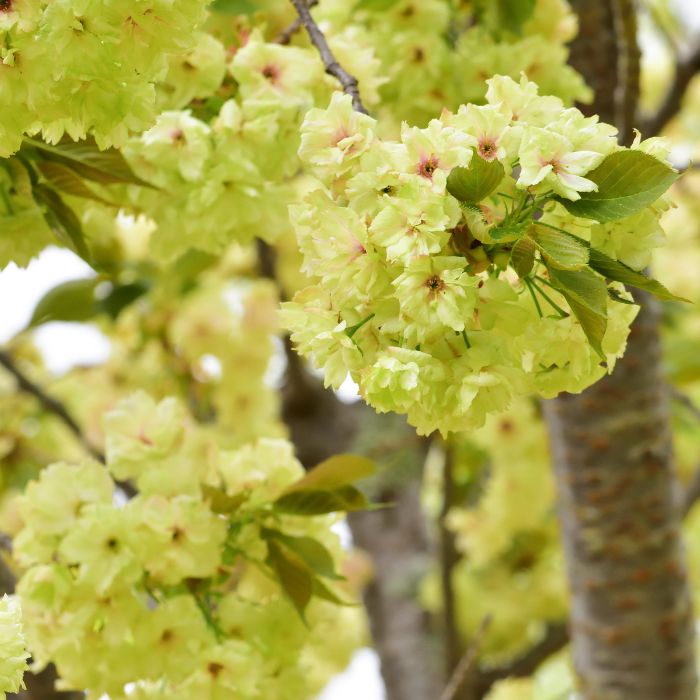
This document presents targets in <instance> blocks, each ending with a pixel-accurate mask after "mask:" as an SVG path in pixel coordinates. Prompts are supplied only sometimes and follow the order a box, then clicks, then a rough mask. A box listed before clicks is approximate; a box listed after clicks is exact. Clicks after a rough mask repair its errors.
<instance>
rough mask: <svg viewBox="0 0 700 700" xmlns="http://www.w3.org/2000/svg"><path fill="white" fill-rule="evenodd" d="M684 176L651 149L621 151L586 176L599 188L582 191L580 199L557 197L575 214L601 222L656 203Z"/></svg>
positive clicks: (616, 219)
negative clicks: (659, 158) (648, 150)
mask: <svg viewBox="0 0 700 700" xmlns="http://www.w3.org/2000/svg"><path fill="white" fill-rule="evenodd" d="M680 176H681V175H680V173H678V172H677V171H675V170H673V169H672V168H670V167H669V166H668V165H666V164H665V163H662V162H661V161H660V160H658V159H656V158H654V156H650V155H649V154H648V153H643V152H642V151H617V152H615V153H612V154H610V155H609V156H607V157H606V158H605V160H604V161H603V162H602V163H601V164H600V165H599V166H598V167H597V168H595V170H592V171H591V172H590V173H588V174H587V175H586V176H585V177H586V179H587V180H591V181H592V182H595V184H596V185H598V191H597V192H581V199H579V200H578V201H576V202H572V201H571V200H569V199H565V198H564V197H555V199H556V201H558V202H560V203H561V204H563V205H564V206H565V207H566V209H567V211H568V212H569V213H570V214H573V215H574V216H580V217H583V218H584V219H595V220H596V221H599V222H601V223H602V222H605V221H618V220H619V219H626V218H627V217H628V216H633V215H634V214H637V213H638V212H640V211H642V209H645V208H646V207H648V206H649V205H650V204H653V203H654V202H655V201H656V200H657V199H658V198H659V197H661V195H662V194H664V193H665V192H666V191H667V190H668V188H669V187H670V186H671V185H672V184H673V183H674V182H675V181H676V180H677V179H678V178H679V177H680Z"/></svg>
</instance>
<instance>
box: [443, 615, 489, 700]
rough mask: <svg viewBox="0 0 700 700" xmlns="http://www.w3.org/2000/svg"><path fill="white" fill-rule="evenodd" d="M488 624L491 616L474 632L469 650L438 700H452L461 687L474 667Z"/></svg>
mask: <svg viewBox="0 0 700 700" xmlns="http://www.w3.org/2000/svg"><path fill="white" fill-rule="evenodd" d="M490 624H491V615H487V616H486V617H485V618H484V619H483V620H482V621H481V625H479V629H478V630H477V631H476V634H475V635H474V639H473V640H472V643H471V645H470V646H469V649H467V653H466V654H465V655H464V656H463V657H462V660H461V661H460V662H459V663H458V664H457V668H455V670H454V672H453V673H452V677H451V678H450V681H449V683H448V684H447V687H446V688H445V690H444V691H443V692H442V695H441V696H440V700H452V699H453V698H454V696H455V694H456V693H457V691H458V690H459V689H460V688H461V687H462V684H463V683H464V681H465V680H466V678H467V676H468V675H469V672H470V671H471V670H472V668H473V666H474V662H475V661H476V656H477V654H478V653H479V647H480V646H481V642H482V641H483V640H484V635H485V634H486V630H487V629H488V628H489V625H490Z"/></svg>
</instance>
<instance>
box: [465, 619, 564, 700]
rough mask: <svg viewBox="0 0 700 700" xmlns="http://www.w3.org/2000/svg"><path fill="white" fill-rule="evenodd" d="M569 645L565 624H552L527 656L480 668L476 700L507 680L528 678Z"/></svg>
mask: <svg viewBox="0 0 700 700" xmlns="http://www.w3.org/2000/svg"><path fill="white" fill-rule="evenodd" d="M568 643H569V631H568V629H567V627H566V625H565V624H563V623H561V624H550V625H548V626H547V630H546V632H545V635H544V637H543V638H542V640H541V641H539V642H538V643H537V644H535V646H533V647H532V648H530V649H529V650H528V651H527V652H526V653H525V654H523V655H522V656H519V657H518V658H517V659H515V660H513V661H511V662H510V663H507V664H504V665H503V666H494V667H493V668H480V669H479V671H478V674H477V678H476V683H475V695H474V697H475V698H483V697H484V696H485V695H486V694H487V693H488V692H489V690H490V689H491V686H493V684H494V683H496V682H497V681H502V680H503V679H505V678H527V677H528V676H531V675H532V674H533V673H534V672H535V670H536V669H537V667H538V666H539V665H540V664H541V663H542V662H543V661H545V660H546V659H548V658H549V657H550V656H551V655H552V654H554V653H555V652H557V651H559V650H560V649H563V648H564V647H565V646H566V645H567V644H568Z"/></svg>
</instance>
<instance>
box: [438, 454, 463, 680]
mask: <svg viewBox="0 0 700 700" xmlns="http://www.w3.org/2000/svg"><path fill="white" fill-rule="evenodd" d="M443 459H444V462H443V468H442V510H441V512H440V517H439V519H438V525H439V528H440V573H441V582H442V617H443V632H444V637H445V638H444V644H445V664H446V674H445V675H446V677H447V678H449V677H450V676H451V675H452V674H453V673H454V671H455V669H456V668H457V666H458V664H459V661H460V640H459V630H458V629H457V620H456V618H455V593H454V587H453V582H452V578H453V573H454V568H455V564H456V563H457V562H458V561H459V554H458V552H457V549H456V547H455V534H454V532H452V530H450V529H449V528H448V527H447V516H448V515H449V513H450V510H451V509H452V506H453V505H454V500H455V482H454V452H453V447H452V445H444V449H443Z"/></svg>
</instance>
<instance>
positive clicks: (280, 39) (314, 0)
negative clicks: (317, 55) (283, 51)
mask: <svg viewBox="0 0 700 700" xmlns="http://www.w3.org/2000/svg"><path fill="white" fill-rule="evenodd" d="M314 5H318V0H310V1H309V2H308V3H307V4H306V6H307V7H313V6H314ZM300 29H301V18H300V17H297V18H296V19H295V20H294V21H293V22H292V23H291V24H290V25H289V26H288V27H287V28H286V29H283V30H282V31H281V32H280V33H279V34H278V35H277V36H276V37H275V39H274V40H273V41H274V43H275V44H282V45H283V46H286V45H287V44H289V42H290V41H291V40H292V37H293V36H294V35H295V34H296V33H297V32H298V31H299V30H300Z"/></svg>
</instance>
